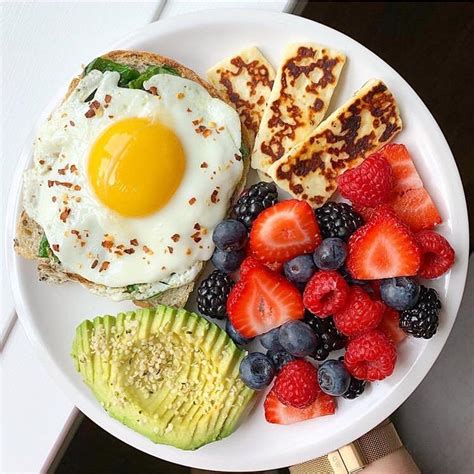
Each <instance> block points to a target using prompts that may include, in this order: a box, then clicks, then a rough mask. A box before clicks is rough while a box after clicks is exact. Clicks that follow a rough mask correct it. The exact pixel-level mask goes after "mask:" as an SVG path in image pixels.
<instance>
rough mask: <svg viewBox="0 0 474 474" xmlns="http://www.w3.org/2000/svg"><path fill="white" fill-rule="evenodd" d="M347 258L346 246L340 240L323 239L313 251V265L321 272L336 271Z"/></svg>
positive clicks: (334, 238)
mask: <svg viewBox="0 0 474 474" xmlns="http://www.w3.org/2000/svg"><path fill="white" fill-rule="evenodd" d="M346 257H347V245H346V243H345V242H344V241H343V240H342V239H338V238H337V237H329V238H328V239H324V240H323V241H322V242H321V244H320V245H319V246H318V247H317V248H316V250H315V251H314V255H313V258H314V263H315V264H316V266H317V267H318V268H320V269H321V270H337V269H338V268H340V267H342V265H343V263H344V261H345V260H346Z"/></svg>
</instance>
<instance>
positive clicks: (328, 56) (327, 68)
mask: <svg viewBox="0 0 474 474" xmlns="http://www.w3.org/2000/svg"><path fill="white" fill-rule="evenodd" d="M345 60H346V57H345V55H344V54H343V53H341V52H340V51H336V50H334V49H331V48H328V47H327V46H321V45H318V44H314V43H298V44H291V45H289V46H288V47H287V49H286V50H285V52H284V55H283V60H282V62H281V64H280V67H279V69H278V71H277V75H276V78H275V83H274V85H273V89H272V93H271V95H270V98H269V100H268V104H267V107H266V109H265V112H264V114H263V118H262V123H261V125H260V128H259V130H258V134H257V137H256V139H255V145H254V149H253V153H252V167H253V168H255V169H257V170H260V171H262V172H264V173H266V172H267V170H268V168H269V167H270V166H271V165H272V164H273V163H274V162H275V161H277V160H278V159H280V158H281V157H282V156H283V155H284V154H285V153H286V152H287V151H288V150H290V149H291V148H292V147H293V146H294V145H296V144H297V143H299V142H301V141H302V140H304V139H305V138H306V137H307V136H308V135H309V133H310V132H311V131H312V130H313V129H314V128H315V127H316V126H317V125H319V123H320V122H321V120H322V119H323V117H324V115H325V113H326V111H327V109H328V106H329V102H330V100H331V97H332V94H333V92H334V89H335V87H336V85H337V82H338V80H339V76H340V74H341V70H342V67H343V66H344V63H345Z"/></svg>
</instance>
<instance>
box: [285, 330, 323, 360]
mask: <svg viewBox="0 0 474 474" xmlns="http://www.w3.org/2000/svg"><path fill="white" fill-rule="evenodd" d="M279 341H280V344H281V345H282V346H283V348H284V349H285V350H286V351H287V352H289V353H290V354H292V355H294V356H296V357H305V356H307V355H310V354H312V353H313V352H314V351H315V350H316V346H317V339H316V334H314V332H313V330H312V329H311V328H310V327H309V326H308V325H307V324H306V323H304V322H303V321H288V322H287V323H285V324H283V326H281V328H280V335H279Z"/></svg>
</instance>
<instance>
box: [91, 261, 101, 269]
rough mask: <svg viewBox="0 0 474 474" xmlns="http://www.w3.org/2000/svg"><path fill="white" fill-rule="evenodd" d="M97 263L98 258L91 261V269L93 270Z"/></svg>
mask: <svg viewBox="0 0 474 474" xmlns="http://www.w3.org/2000/svg"><path fill="white" fill-rule="evenodd" d="M98 263H99V260H97V259H96V260H94V261H93V262H92V265H91V268H92V270H94V268H95V267H96V266H97V264H98Z"/></svg>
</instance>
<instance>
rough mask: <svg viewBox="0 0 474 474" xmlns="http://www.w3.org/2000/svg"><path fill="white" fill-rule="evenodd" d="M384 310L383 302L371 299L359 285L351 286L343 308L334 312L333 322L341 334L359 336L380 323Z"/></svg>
mask: <svg viewBox="0 0 474 474" xmlns="http://www.w3.org/2000/svg"><path fill="white" fill-rule="evenodd" d="M384 310H385V307H384V304H383V303H381V302H380V301H374V300H372V298H371V297H370V296H369V295H368V294H367V293H366V292H365V291H364V290H363V289H362V288H361V287H360V286H353V287H352V288H351V289H350V293H349V298H348V299H347V303H346V306H345V307H344V309H343V310H342V311H339V312H337V313H335V314H334V317H333V318H334V323H335V324H336V328H337V329H338V330H339V331H340V332H342V334H345V335H346V336H350V337H354V336H359V335H360V334H363V333H365V332H367V331H370V330H371V329H375V328H376V327H377V326H378V325H379V324H380V321H382V315H383V313H384Z"/></svg>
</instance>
